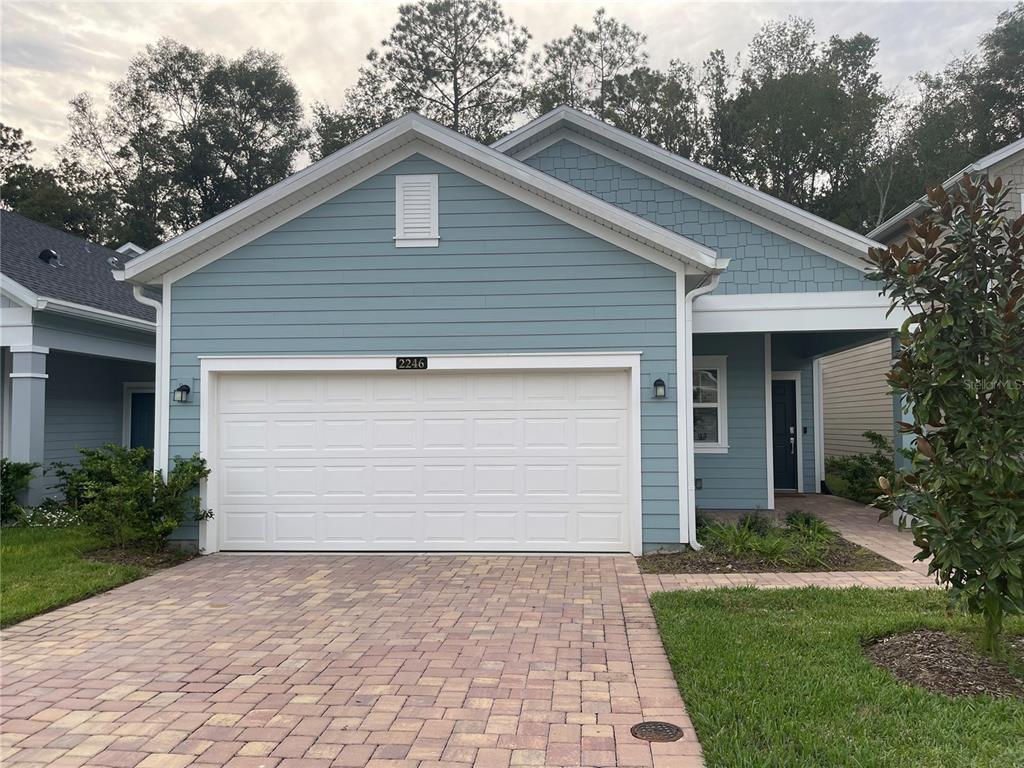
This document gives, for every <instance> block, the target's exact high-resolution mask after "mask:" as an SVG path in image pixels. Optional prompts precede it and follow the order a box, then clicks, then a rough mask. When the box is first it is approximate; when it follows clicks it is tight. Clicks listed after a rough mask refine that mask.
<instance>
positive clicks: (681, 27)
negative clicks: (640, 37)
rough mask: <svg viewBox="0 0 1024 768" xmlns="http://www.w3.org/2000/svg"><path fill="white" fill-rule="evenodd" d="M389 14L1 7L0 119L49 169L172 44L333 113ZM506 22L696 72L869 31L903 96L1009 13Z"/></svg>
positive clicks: (532, 9) (752, 8) (571, 13)
mask: <svg viewBox="0 0 1024 768" xmlns="http://www.w3.org/2000/svg"><path fill="white" fill-rule="evenodd" d="M398 4H399V3H397V2H390V0H387V1H384V0H359V1H357V2H333V3H328V2H296V1H295V0H291V1H290V2H278V3H272V2H238V1H235V2H229V1H224V2H219V1H217V2H214V1H212V0H211V1H208V2H201V1H195V2H148V3H147V2H107V3H93V2H64V3H57V2H36V1H34V0H0V14H2V17H0V67H2V70H0V78H2V81H0V86H2V98H0V120H2V122H4V123H6V124H8V125H13V126H16V127H19V128H22V129H23V130H24V131H25V133H26V136H27V138H29V139H31V140H32V142H33V143H34V144H35V145H36V146H37V148H38V149H39V152H38V153H37V154H36V160H37V161H45V160H48V159H50V158H51V157H52V151H53V148H54V147H55V146H56V145H58V144H59V143H60V142H61V141H62V140H63V139H64V136H65V132H66V114H67V102H68V99H70V98H71V97H72V96H74V95H75V94H76V93H79V92H81V91H89V92H91V93H92V94H94V95H95V96H96V97H97V100H98V101H99V102H100V103H102V102H103V98H102V97H103V94H104V92H105V90H106V84H107V83H108V82H109V81H111V80H114V79H117V78H119V77H121V76H122V75H123V74H124V72H125V70H126V68H127V64H128V61H129V59H131V57H132V56H134V55H135V54H137V53H138V52H139V51H141V50H142V49H143V48H144V47H145V45H146V44H147V43H151V42H154V41H155V40H157V39H158V38H160V37H161V36H169V37H172V38H174V39H176V40H179V41H181V42H184V43H186V44H188V45H191V46H196V47H199V48H202V49H205V50H207V51H211V52H213V51H215V52H218V53H221V54H224V55H225V56H229V57H230V56H237V55H238V54H240V53H242V52H243V51H244V50H245V49H246V48H249V47H259V48H264V49H267V50H271V51H275V52H277V53H279V54H281V56H282V57H283V59H284V63H285V65H286V66H287V68H288V70H289V71H290V72H291V75H292V77H293V78H294V80H295V82H296V84H297V85H298V87H299V89H300V91H301V93H302V97H303V100H304V101H305V103H306V104H307V105H308V104H310V103H312V102H314V101H326V102H328V103H330V104H337V103H338V101H339V99H340V97H341V94H342V92H343V91H344V90H345V88H346V87H347V86H348V85H350V84H351V83H352V82H353V81H354V79H355V75H356V70H357V69H358V67H359V65H360V63H361V62H362V60H363V58H364V57H365V55H366V51H367V50H368V49H369V48H370V47H371V46H372V45H374V44H377V43H378V42H379V41H380V40H381V39H382V38H383V37H384V36H385V35H386V34H387V31H388V29H389V28H390V27H391V25H392V24H393V23H394V21H395V19H396V18H397V7H398ZM503 5H504V7H505V10H506V11H507V12H508V13H509V15H511V16H512V17H513V18H514V19H515V20H516V21H517V22H519V23H521V24H525V25H526V26H527V28H528V29H529V30H530V32H531V33H532V34H533V43H534V45H535V46H539V45H540V43H542V42H544V41H545V40H548V39H551V38H552V37H556V36H560V35H563V34H565V32H566V31H567V30H568V29H569V28H570V27H571V26H572V24H574V23H580V24H585V23H586V22H587V20H588V19H589V18H590V17H591V16H592V15H593V12H594V10H595V9H596V8H598V7H600V5H604V6H605V7H607V8H608V10H609V12H610V13H611V14H612V15H614V16H615V17H617V18H619V19H621V20H622V21H625V22H627V23H628V24H630V25H631V26H633V27H635V28H636V29H638V30H640V31H641V32H644V33H646V34H647V36H648V51H649V53H650V55H651V61H652V63H653V64H654V65H656V66H658V65H663V64H665V63H666V62H667V61H668V60H669V59H670V58H680V59H683V60H684V61H688V62H691V63H693V64H698V63H699V62H700V61H701V60H702V59H703V58H704V57H705V56H706V54H707V53H708V51H710V50H712V49H713V48H719V47H720V48H723V49H725V51H726V52H727V53H729V54H734V53H736V52H738V51H741V50H743V48H744V47H745V46H746V44H747V42H748V41H749V40H750V38H751V36H752V35H753V34H754V33H755V32H756V31H757V29H758V28H759V27H760V26H761V25H762V24H763V23H764V22H766V21H768V20H771V19H780V18H784V17H786V16H787V15H793V14H795V15H800V16H805V17H810V18H812V19H813V20H814V22H815V24H816V27H817V32H818V35H819V37H821V38H822V39H824V38H827V37H828V36H830V35H834V34H838V35H844V36H846V35H850V34H853V33H855V32H866V33H868V34H870V35H872V36H874V37H877V38H879V40H880V52H879V58H878V65H879V68H880V71H881V72H882V73H883V75H884V77H885V79H886V81H887V84H888V85H890V86H898V85H900V84H901V83H902V84H906V81H907V78H908V77H909V76H910V75H912V74H913V73H914V72H916V71H918V70H920V69H937V68H940V67H941V66H942V64H943V63H944V62H945V61H947V60H948V59H949V58H951V57H953V56H955V55H959V54H962V53H963V52H965V51H967V50H971V49H973V48H975V46H976V44H977V40H978V37H979V35H981V34H983V33H984V32H985V31H987V30H988V29H991V28H992V26H993V25H994V24H995V19H996V16H997V15H998V14H999V12H1000V11H1002V10H1004V9H1006V8H1008V7H1010V6H1011V5H1012V3H1011V2H1009V1H1008V0H1007V1H997V2H987V1H986V0H953V1H951V2H935V1H933V0H921V1H919V2H912V1H906V0H905V1H904V2H838V1H837V2H804V3H781V2H780V3H769V2H730V1H727V0H719V1H718V2H694V1H693V0H689V1H687V2H683V1H681V0H630V1H629V2H614V1H612V2H604V3H599V2H578V1H573V2H552V1H550V0H504V2H503Z"/></svg>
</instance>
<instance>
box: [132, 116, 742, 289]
mask: <svg viewBox="0 0 1024 768" xmlns="http://www.w3.org/2000/svg"><path fill="white" fill-rule="evenodd" d="M411 147H416V149H415V150H412V151H418V152H420V153H422V154H426V152H425V151H424V148H426V147H432V148H434V149H436V150H439V151H441V152H442V153H443V154H444V156H445V158H446V159H445V160H444V161H443V162H444V164H445V165H447V166H449V167H451V166H452V161H454V160H462V161H464V162H465V163H468V164H471V165H473V166H476V167H478V168H479V169H480V170H481V171H485V172H487V173H488V178H489V179H491V180H489V181H488V182H487V183H488V184H489V185H490V186H495V180H496V179H497V180H502V181H505V182H507V183H508V184H509V187H510V188H514V189H516V190H519V191H517V192H516V194H515V196H516V197H519V198H520V199H524V200H525V199H526V198H524V197H523V196H524V194H525V195H526V197H527V198H529V199H532V200H536V199H546V200H548V201H549V202H551V203H553V204H555V206H556V207H557V208H559V209H560V210H562V211H564V213H562V214H560V215H559V218H562V219H563V220H565V221H570V222H575V221H578V220H583V219H590V220H592V221H593V222H594V223H596V224H598V225H600V231H601V234H600V235H599V236H600V237H602V238H607V237H608V235H609V233H614V234H615V235H618V236H624V237H625V238H626V239H629V240H631V241H635V242H636V243H637V244H638V245H640V246H643V247H644V248H646V249H648V250H649V251H653V252H661V253H663V254H664V255H666V256H669V257H674V258H675V259H676V260H678V261H679V262H680V263H686V262H689V263H690V264H691V265H692V266H693V267H695V268H696V269H697V270H698V271H705V272H708V271H716V270H721V269H724V268H725V266H726V264H727V263H728V260H727V259H720V258H718V257H717V255H716V254H715V252H714V250H712V249H710V248H707V247H705V246H703V245H701V244H700V243H697V242H696V241H694V240H691V239H689V238H686V237H683V236H681V235H678V234H676V233H674V232H672V231H670V230H667V229H664V228H663V227H659V226H657V225H655V224H653V223H651V222H649V221H647V220H646V219H643V218H641V217H639V216H636V215H634V214H631V213H629V212H628V211H625V210H623V209H621V208H619V207H617V206H614V205H612V204H610V203H606V202H604V201H603V200H599V199H598V198H596V197H594V196H592V195H588V194H587V193H585V192H583V191H581V190H578V189H576V188H575V187H572V186H571V185H569V184H565V183H564V182H561V181H559V180H557V179H555V178H553V177H551V176H549V175H547V174H544V173H541V172H540V171H537V170H535V169H533V168H531V167H529V166H528V165H525V164H524V163H520V162H518V161H516V160H513V159H511V158H509V157H507V156H505V155H502V154H501V153H500V152H496V151H495V150H492V149H489V148H488V147H485V146H483V145H482V144H479V143H477V142H475V141H472V140H471V139H467V138H466V137H464V136H460V135H459V134H457V133H455V132H454V131H450V130H448V129H447V128H443V127H441V126H439V125H437V124H436V123H433V122H431V121H429V120H426V119H425V118H422V117H420V116H419V115H406V116H405V117H402V118H400V119H398V120H396V121H395V122H393V123H390V124H389V125H387V126H384V127H383V128H381V129H379V130H377V131H375V132H374V133H371V134H370V135H368V136H366V137H364V138H363V139H360V140H359V141H357V142H355V143H353V144H351V145H349V146H348V147H346V148H345V149H342V150H339V151H338V152H336V153H334V154H333V155H330V156H329V157H327V158H325V159H324V160H321V161H320V162H318V163H315V164H314V165H312V166H310V167H309V168H307V169H305V170H304V171H300V172H299V173H296V174H294V175H293V176H290V177H289V178H287V179H285V180H284V181H282V182H279V183H278V184H276V185H274V186H273V187H270V188H269V189H267V190H265V191H264V192H261V193H260V194H258V195H256V196H255V197H253V198H250V199H249V200H247V201H245V202H243V203H241V204H239V205H237V206H235V207H234V208H231V209H230V210H228V211H225V212H224V213H222V214H220V215H218V216H215V217H214V218H212V219H210V220H209V221H207V222H204V223H203V224H200V225H199V226H198V227H195V228H194V229H191V230H189V231H188V232H185V233H183V234H181V235H179V236H178V237H176V238H174V239H172V240H170V241H168V242H167V243H164V244H163V245H161V246H158V247H156V248H154V249H152V250H151V251H148V252H147V253H145V254H143V255H142V256H139V257H137V258H135V259H133V260H132V261H130V262H129V263H128V264H126V265H125V268H124V276H125V278H126V279H128V280H131V281H132V282H137V283H155V282H157V281H158V280H159V279H160V278H161V277H162V276H163V275H164V274H167V273H169V272H171V271H173V270H175V269H176V268H178V267H180V266H182V265H184V264H187V263H189V262H191V261H193V260H194V259H196V258H197V257H201V256H204V255H205V254H207V253H208V252H210V251H211V250H213V249H217V250H218V251H220V252H222V253H223V252H226V251H224V250H223V246H224V245H227V244H228V243H233V245H232V246H231V247H230V248H228V249H227V250H233V249H234V248H237V247H239V246H240V245H241V244H244V243H245V242H249V241H251V240H252V239H253V238H252V237H251V232H252V231H253V230H254V228H260V229H261V231H268V230H267V229H266V228H265V227H263V226H262V225H263V224H265V223H266V221H267V220H269V219H271V218H273V219H274V220H275V221H277V222H278V225H280V223H283V221H287V220H288V219H290V218H293V217H294V216H296V215H299V213H301V212H302V211H304V210H309V208H310V207H312V206H311V205H310V204H309V201H310V199H311V198H316V199H317V200H319V201H321V202H322V201H323V200H325V199H329V197H331V196H333V195H337V194H339V192H340V191H343V190H344V189H347V188H349V187H351V186H352V185H353V181H352V180H353V178H368V176H367V175H366V174H365V169H366V168H367V167H369V166H376V165H377V164H381V167H387V166H390V165H392V164H394V163H395V162H397V161H398V160H399V159H402V158H404V157H407V156H408V155H409V154H412V151H411ZM448 158H450V159H448ZM325 191H326V192H329V194H327V195H325V194H324V193H325ZM530 204H531V205H532V204H533V203H530ZM567 217H568V218H567ZM207 263H209V262H207Z"/></svg>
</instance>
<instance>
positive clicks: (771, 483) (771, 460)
mask: <svg viewBox="0 0 1024 768" xmlns="http://www.w3.org/2000/svg"><path fill="white" fill-rule="evenodd" d="M763 338H764V425H765V441H764V450H765V466H766V467H767V469H768V509H770V510H771V509H775V451H774V449H773V447H772V438H773V435H772V335H771V333H766V334H764V337H763Z"/></svg>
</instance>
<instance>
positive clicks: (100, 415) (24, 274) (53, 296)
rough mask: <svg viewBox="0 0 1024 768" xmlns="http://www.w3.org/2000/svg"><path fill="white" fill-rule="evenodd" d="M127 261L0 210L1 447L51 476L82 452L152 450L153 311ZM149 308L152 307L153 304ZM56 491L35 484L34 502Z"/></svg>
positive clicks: (44, 480)
mask: <svg viewBox="0 0 1024 768" xmlns="http://www.w3.org/2000/svg"><path fill="white" fill-rule="evenodd" d="M124 261H125V257H124V256H123V255H121V254H119V253H118V252H116V251H112V250H109V249H107V248H102V247H100V246H98V245H95V244H93V243H90V242H88V241H86V240H82V239H81V238H78V237H74V236H73V235H69V234H68V233H66V232H61V231H60V230H57V229H53V228H52V227H48V226H46V225H44V224H39V223H38V222H35V221H32V220H30V219H26V218H24V217H23V216H20V215H18V214H16V213H11V212H10V211H0V294H2V295H0V345H2V347H0V371H2V373H0V381H2V385H0V414H2V429H0V434H2V438H0V449H2V455H3V456H4V457H5V458H8V459H11V460H13V461H25V462H32V463H35V464H39V465H41V466H42V467H43V468H44V469H45V468H46V467H48V466H49V465H52V464H53V463H54V462H63V463H74V462H75V461H77V459H78V457H79V454H78V449H79V448H95V447H99V446H102V445H105V444H108V443H115V444H124V445H131V446H137V445H146V446H149V445H152V441H153V432H152V429H153V426H152V425H153V413H154V400H153V381H154V373H155V366H154V360H155V354H156V348H155V339H156V324H155V322H154V318H155V313H154V310H153V307H152V306H147V305H146V304H145V303H140V302H139V301H137V300H136V299H135V296H134V295H133V289H132V287H131V286H129V285H125V284H123V283H118V282H116V281H115V280H114V278H113V275H112V273H111V270H112V269H119V268H120V267H121V266H123V263H124ZM147 301H150V300H149V299H147ZM51 483H52V475H51V476H50V477H45V476H44V477H41V478H39V479H38V480H37V481H36V482H34V483H33V484H32V487H31V488H30V490H29V493H28V497H27V498H26V499H25V501H26V502H27V503H28V504H33V505H34V504H37V503H38V502H39V501H41V500H42V498H43V497H44V495H45V494H46V492H47V491H48V490H49V488H50V485H51Z"/></svg>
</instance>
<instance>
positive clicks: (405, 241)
mask: <svg viewBox="0 0 1024 768" xmlns="http://www.w3.org/2000/svg"><path fill="white" fill-rule="evenodd" d="M439 240H440V237H439V235H438V233H437V176H436V175H435V174H428V175H423V176H396V177H395V245H396V246H397V247H399V248H423V247H436V246H437V244H438V241H439Z"/></svg>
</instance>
